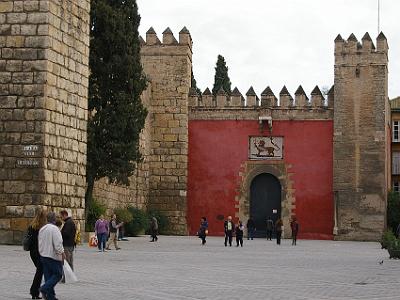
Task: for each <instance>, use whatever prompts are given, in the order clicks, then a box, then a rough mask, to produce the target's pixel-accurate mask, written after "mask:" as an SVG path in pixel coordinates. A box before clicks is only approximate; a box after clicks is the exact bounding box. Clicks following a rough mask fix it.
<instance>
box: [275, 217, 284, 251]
mask: <svg viewBox="0 0 400 300" xmlns="http://www.w3.org/2000/svg"><path fill="white" fill-rule="evenodd" d="M275 231H276V243H277V244H278V245H280V244H281V237H282V231H283V222H282V219H281V218H279V219H278V220H277V221H276V222H275Z"/></svg>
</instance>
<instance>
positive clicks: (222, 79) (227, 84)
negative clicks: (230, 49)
mask: <svg viewBox="0 0 400 300" xmlns="http://www.w3.org/2000/svg"><path fill="white" fill-rule="evenodd" d="M221 86H222V87H223V89H224V91H225V92H227V93H228V94H230V93H231V92H232V89H231V80H230V79H229V76H228V67H227V66H226V62H225V58H224V57H223V56H222V55H218V59H217V65H216V67H215V76H214V87H213V89H212V93H213V95H214V96H215V95H216V94H217V93H218V90H219V89H220V88H221Z"/></svg>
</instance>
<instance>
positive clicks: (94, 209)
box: [86, 199, 107, 231]
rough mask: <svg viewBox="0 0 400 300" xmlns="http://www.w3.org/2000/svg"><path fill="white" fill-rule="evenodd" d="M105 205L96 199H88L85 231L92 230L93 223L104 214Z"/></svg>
mask: <svg viewBox="0 0 400 300" xmlns="http://www.w3.org/2000/svg"><path fill="white" fill-rule="evenodd" d="M106 210H107V208H106V206H105V205H104V204H102V203H100V202H98V201H97V200H96V199H92V201H90V207H89V211H88V213H87V219H86V231H94V225H95V223H96V221H97V220H98V219H99V217H100V216H101V215H105V213H106Z"/></svg>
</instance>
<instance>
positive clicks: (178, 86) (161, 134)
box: [141, 28, 192, 234]
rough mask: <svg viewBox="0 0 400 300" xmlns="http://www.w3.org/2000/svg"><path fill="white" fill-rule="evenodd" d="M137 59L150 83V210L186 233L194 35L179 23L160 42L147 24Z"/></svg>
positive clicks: (173, 229)
mask: <svg viewBox="0 0 400 300" xmlns="http://www.w3.org/2000/svg"><path fill="white" fill-rule="evenodd" d="M141 58H142V64H143V67H144V72H145V73H146V75H147V76H148V78H149V80H150V85H151V87H150V88H151V95H150V103H149V105H148V110H149V114H150V136H151V150H150V155H149V156H147V158H146V159H147V160H148V161H147V162H148V164H149V173H150V179H149V198H148V209H152V208H155V209H157V210H160V211H162V212H163V213H164V214H165V215H166V216H168V218H169V220H170V222H171V226H170V230H171V233H173V234H187V225H186V209H187V203H186V191H187V160H188V156H187V154H188V101H189V100H188V95H189V89H190V85H191V69H192V39H191V36H190V33H189V31H188V30H187V29H186V28H183V29H182V30H181V31H180V32H179V41H177V40H176V39H175V37H174V35H173V33H172V31H171V30H170V29H169V28H167V29H166V30H165V31H164V32H163V38H162V42H161V41H160V40H159V39H158V37H157V34H156V32H155V31H154V29H153V28H150V29H149V30H148V31H147V33H146V42H145V41H143V40H142V48H141Z"/></svg>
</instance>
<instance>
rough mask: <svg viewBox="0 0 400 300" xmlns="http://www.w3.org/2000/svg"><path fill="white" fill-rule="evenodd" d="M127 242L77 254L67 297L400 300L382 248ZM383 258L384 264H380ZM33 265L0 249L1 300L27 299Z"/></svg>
mask: <svg viewBox="0 0 400 300" xmlns="http://www.w3.org/2000/svg"><path fill="white" fill-rule="evenodd" d="M148 241H149V239H148V238H147V237H138V238H130V241H127V242H120V246H121V247H122V250H120V251H115V250H112V251H109V252H107V253H99V252H97V251H96V249H94V248H89V247H87V246H86V245H84V246H79V247H78V249H77V251H76V252H75V269H76V274H77V276H78V278H79V282H77V283H74V284H58V285H57V287H56V292H57V296H58V298H59V299H60V300H61V299H68V300H74V299H144V300H150V299H152V300H153V299H171V300H172V299H173V300H183V299H213V300H216V299H252V300H253V299H285V300H293V299H400V260H389V258H388V254H387V252H386V251H385V250H381V249H380V245H379V244H378V243H360V242H335V241H303V240H301V241H299V242H298V245H297V246H296V247H293V246H291V245H290V241H288V240H284V241H283V244H282V245H281V246H277V245H276V244H275V242H274V241H272V242H271V241H266V240H264V239H257V240H254V241H247V240H245V243H244V247H243V248H236V247H235V246H234V247H232V248H230V247H227V248H225V247H224V246H223V239H222V238H216V237H212V238H208V241H207V245H206V246H204V247H202V246H201V245H200V240H199V239H198V238H196V237H165V236H161V237H160V239H159V241H158V242H156V243H149V242H148ZM382 260H383V263H382V264H380V263H379V262H380V261H382ZM33 273H34V267H33V264H32V263H31V261H30V258H29V253H28V252H24V251H23V250H22V247H18V246H0V299H28V298H29V295H28V293H29V287H30V284H31V280H32V278H33Z"/></svg>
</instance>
